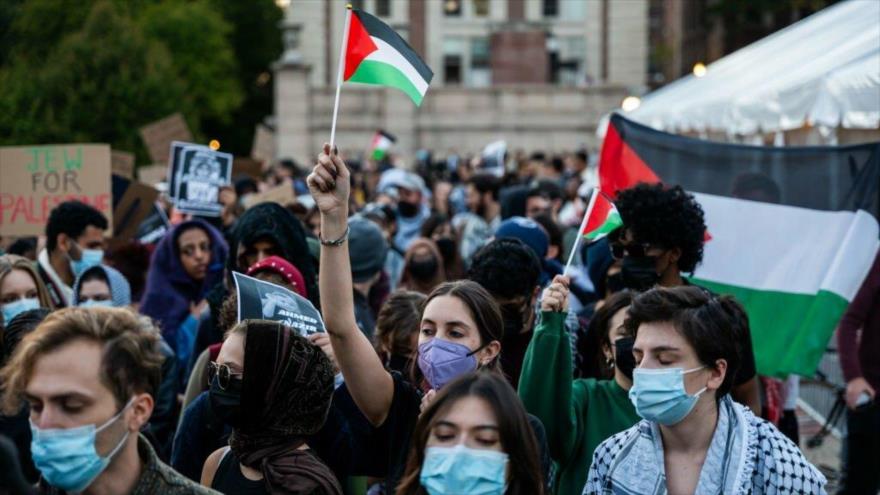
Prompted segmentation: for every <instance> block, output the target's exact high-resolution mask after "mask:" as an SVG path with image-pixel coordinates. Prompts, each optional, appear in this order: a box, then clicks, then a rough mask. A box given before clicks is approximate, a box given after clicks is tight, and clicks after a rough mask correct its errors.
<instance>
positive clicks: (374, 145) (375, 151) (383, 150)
mask: <svg viewBox="0 0 880 495" xmlns="http://www.w3.org/2000/svg"><path fill="white" fill-rule="evenodd" d="M395 142H397V138H396V137H394V135H393V134H389V133H387V132H385V131H383V130H381V129H379V130H378V131H376V135H375V136H373V141H372V142H370V150H371V151H370V156H371V157H372V158H373V160H376V161H379V160H382V159H383V158H385V155H387V154H388V150H389V149H391V146H393V145H394V143H395Z"/></svg>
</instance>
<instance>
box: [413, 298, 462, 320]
mask: <svg viewBox="0 0 880 495" xmlns="http://www.w3.org/2000/svg"><path fill="white" fill-rule="evenodd" d="M422 319H427V320H431V321H433V322H435V323H437V322H441V321H450V320H458V321H462V322H469V321H471V320H472V318H471V315H470V312H469V311H468V308H467V306H466V305H465V304H464V303H463V302H462V301H461V300H460V299H459V298H457V297H453V296H437V297H435V298H434V299H431V302H429V303H428V305H427V306H425V311H424V313H423V315H422Z"/></svg>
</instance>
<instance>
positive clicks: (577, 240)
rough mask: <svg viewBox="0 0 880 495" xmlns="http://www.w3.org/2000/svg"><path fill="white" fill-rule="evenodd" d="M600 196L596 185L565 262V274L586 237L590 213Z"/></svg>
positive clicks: (563, 272)
mask: <svg viewBox="0 0 880 495" xmlns="http://www.w3.org/2000/svg"><path fill="white" fill-rule="evenodd" d="M598 196H599V188H598V187H594V188H593V193H592V194H591V195H590V204H589V205H587V211H586V212H585V213H584V219H583V220H581V226H580V228H579V230H578V235H577V237H575V239H574V246H572V247H571V252H570V253H568V263H566V264H565V269H564V270H562V274H563V275H568V269H569V268H570V267H571V262H572V261H574V257H575V254H576V253H577V251H578V248H579V247H580V246H581V239H583V238H584V229H585V228H587V220H588V219H589V218H590V213H593V207H594V206H595V205H596V198H597V197H598Z"/></svg>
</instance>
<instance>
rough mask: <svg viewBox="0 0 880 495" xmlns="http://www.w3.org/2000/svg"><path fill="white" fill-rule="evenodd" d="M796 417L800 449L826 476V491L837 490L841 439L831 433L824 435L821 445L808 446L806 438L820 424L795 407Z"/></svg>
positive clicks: (817, 428) (833, 491)
mask: <svg viewBox="0 0 880 495" xmlns="http://www.w3.org/2000/svg"><path fill="white" fill-rule="evenodd" d="M797 418H798V426H799V427H800V434H801V445H800V446H801V450H802V451H803V453H804V455H805V456H807V459H809V460H810V462H812V463H813V465H815V466H816V467H817V468H819V470H821V471H822V473H824V474H825V477H827V478H828V486H827V487H826V491H827V492H828V493H835V492H837V481H838V479H839V476H840V446H841V439H840V438H838V437H837V436H836V435H835V434H833V433H832V434H829V435H827V436H825V438H824V440H823V441H822V444H821V445H819V446H817V447H815V448H810V447H809V446H808V445H807V442H808V440H809V439H810V438H812V437H813V435H815V434H816V432H818V431H819V430H820V429H821V428H822V425H821V424H820V423H819V422H818V421H816V420H815V419H813V418H812V417H811V416H810V415H809V414H807V413H806V412H805V411H804V410H803V409H801V408H798V409H797Z"/></svg>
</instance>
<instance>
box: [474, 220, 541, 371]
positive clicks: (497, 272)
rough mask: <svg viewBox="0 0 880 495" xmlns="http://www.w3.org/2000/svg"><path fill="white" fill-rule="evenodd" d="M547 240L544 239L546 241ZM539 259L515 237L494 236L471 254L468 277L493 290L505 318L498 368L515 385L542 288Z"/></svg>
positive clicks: (530, 338)
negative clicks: (536, 302)
mask: <svg viewBox="0 0 880 495" xmlns="http://www.w3.org/2000/svg"><path fill="white" fill-rule="evenodd" d="M545 242H546V241H545ZM540 275H541V263H540V260H539V259H538V256H537V255H535V252H534V251H533V250H532V248H530V247H528V246H527V245H526V244H525V243H523V242H522V241H521V240H519V239H516V238H507V237H505V238H500V239H495V240H493V241H492V242H490V243H489V244H486V245H485V246H483V247H482V248H480V250H479V251H477V253H476V254H475V255H474V258H473V260H472V263H471V266H470V268H469V269H468V273H467V278H469V279H470V280H473V281H474V282H477V283H478V284H480V285H482V286H483V288H484V289H486V290H487V291H489V293H490V294H492V297H493V298H495V301H496V302H497V303H498V306H499V307H500V308H501V316H502V317H503V318H504V337H503V338H502V340H501V348H502V349H504V352H503V353H501V369H502V370H503V371H504V374H505V375H507V380H508V381H509V382H510V383H511V385H513V387H514V388H516V386H517V384H518V383H519V374H520V370H521V369H522V362H523V359H524V358H525V355H526V350H527V349H528V347H529V342H531V340H532V329H533V327H534V324H535V311H534V307H535V301H536V300H537V298H538V292H539V291H540V290H541V286H540V285H539V278H540Z"/></svg>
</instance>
